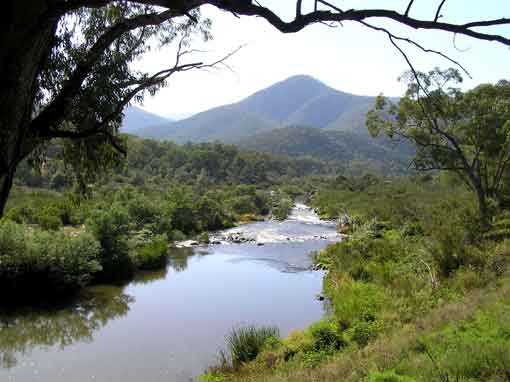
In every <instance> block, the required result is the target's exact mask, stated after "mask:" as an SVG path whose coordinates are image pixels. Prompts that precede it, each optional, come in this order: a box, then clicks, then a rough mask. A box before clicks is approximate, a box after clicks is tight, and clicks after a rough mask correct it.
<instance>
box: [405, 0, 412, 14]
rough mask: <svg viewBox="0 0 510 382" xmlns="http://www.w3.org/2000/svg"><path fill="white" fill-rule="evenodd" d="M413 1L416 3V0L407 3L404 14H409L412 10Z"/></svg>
mask: <svg viewBox="0 0 510 382" xmlns="http://www.w3.org/2000/svg"><path fill="white" fill-rule="evenodd" d="M413 3H414V0H411V1H409V4H408V5H407V8H406V11H405V13H404V16H409V12H410V11H411V7H412V6H413Z"/></svg>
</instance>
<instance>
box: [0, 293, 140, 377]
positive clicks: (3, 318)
mask: <svg viewBox="0 0 510 382" xmlns="http://www.w3.org/2000/svg"><path fill="white" fill-rule="evenodd" d="M133 302H134V298H133V297H131V296H129V295H127V294H124V293H123V288H122V287H117V286H96V287H91V288H88V289H87V290H86V291H84V292H83V293H82V295H80V296H79V297H78V298H77V299H76V301H74V302H73V303H72V305H71V306H67V307H61V308H48V309H30V310H29V309H25V310H23V311H16V312H0V367H3V368H12V367H15V366H16V364H17V359H18V358H19V357H20V356H25V355H26V354H27V353H29V352H30V351H31V350H33V349H34V348H36V347H53V346H58V347H60V348H61V349H63V348H65V347H66V346H69V345H71V344H73V343H74V342H77V341H80V342H91V341H92V340H93V333H94V332H96V331H98V330H99V329H101V328H102V327H104V326H105V325H106V323H107V322H109V321H111V320H113V319H116V318H119V317H122V316H125V315H126V314H127V313H128V311H129V306H130V304H132V303H133Z"/></svg>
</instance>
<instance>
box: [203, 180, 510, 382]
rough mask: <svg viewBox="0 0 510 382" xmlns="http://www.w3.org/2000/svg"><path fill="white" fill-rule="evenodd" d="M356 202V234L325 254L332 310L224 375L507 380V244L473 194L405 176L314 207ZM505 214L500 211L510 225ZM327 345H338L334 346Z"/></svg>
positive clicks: (254, 380) (272, 381) (414, 381)
mask: <svg viewBox="0 0 510 382" xmlns="http://www.w3.org/2000/svg"><path fill="white" fill-rule="evenodd" d="M346 204H347V205H348V206H349V210H348V211H347V212H348V213H349V218H350V222H351V224H350V227H349V238H348V239H346V240H344V241H342V242H340V243H336V244H332V245H330V246H329V247H327V248H326V249H324V250H322V251H321V252H319V254H318V255H317V256H316V258H315V262H316V263H317V264H318V265H320V266H321V268H323V269H326V270H327V274H326V276H325V279H324V287H323V289H324V290H323V292H324V295H325V296H326V297H327V298H328V299H329V301H330V303H331V315H330V316H328V317H327V318H325V319H323V320H321V321H320V322H319V323H316V324H314V325H312V326H311V327H309V328H307V329H305V330H304V331H300V332H296V333H292V334H291V335H290V336H289V337H288V338H284V339H282V340H281V341H278V342H277V343H274V344H273V345H272V346H270V347H268V346H266V347H264V348H263V350H262V351H261V352H260V353H259V354H258V355H257V357H256V358H255V359H254V360H253V361H250V362H246V363H244V364H242V366H241V367H239V368H238V369H236V370H233V371H231V373H230V374H228V373H227V374H226V375H225V374H222V375H216V374H214V373H213V374H212V375H213V376H215V377H217V378H220V379H219V380H228V381H248V382H250V381H251V382H261V381H264V382H283V381H314V382H319V381H320V382H330V381H331V382H332V381H346V382H349V381H352V382H354V381H359V382H422V381H423V382H429V381H437V382H448V381H466V382H467V381H470V382H474V381H480V382H481V381H494V382H499V381H507V382H508V381H509V380H510V350H509V349H510V324H509V322H510V277H509V270H510V240H508V239H505V238H504V237H502V238H498V240H489V239H487V237H485V238H484V237H483V235H482V234H481V231H480V229H479V226H478V225H477V224H476V206H475V205H474V204H473V203H472V200H471V199H470V195H469V193H467V192H466V191H465V190H463V189H462V188H461V187H459V188H457V189H456V188H453V189H452V188H451V186H450V185H444V184H441V183H440V182H439V183H432V184H425V185H421V184H419V183H416V184H413V183H412V182H410V181H408V180H402V181H400V180H396V181H395V180H394V181H393V182H391V183H387V182H385V183H383V184H381V183H379V184H377V185H373V184H371V185H370V184H369V185H368V186H367V187H366V188H364V189H362V190H356V191H352V190H346V189H342V188H338V187H336V186H335V187H332V188H330V189H327V190H325V191H323V192H319V194H318V196H317V198H316V200H315V206H316V207H318V208H319V210H321V212H322V213H323V214H325V215H328V216H335V215H338V214H341V213H343V212H344V211H345V205H346ZM506 216H507V215H506V214H505V213H502V214H501V216H500V217H499V218H498V217H497V218H496V220H495V221H496V228H499V229H501V228H502V227H504V228H506V225H507V223H506V220H505V219H507V217H506ZM328 344H329V345H328Z"/></svg>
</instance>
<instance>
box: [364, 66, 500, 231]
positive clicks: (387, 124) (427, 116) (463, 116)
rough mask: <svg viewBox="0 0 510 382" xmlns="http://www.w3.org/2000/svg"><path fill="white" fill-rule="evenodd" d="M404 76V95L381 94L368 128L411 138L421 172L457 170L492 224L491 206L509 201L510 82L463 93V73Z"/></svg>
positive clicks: (437, 71)
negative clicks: (395, 97)
mask: <svg viewBox="0 0 510 382" xmlns="http://www.w3.org/2000/svg"><path fill="white" fill-rule="evenodd" d="M403 78H404V80H405V81H406V82H407V83H408V86H407V92H406V94H405V96H404V97H403V98H402V99H401V100H400V101H399V104H398V105H394V104H392V103H391V102H390V103H388V100H386V99H385V98H384V97H380V98H379V99H378V101H377V104H376V109H375V110H374V111H371V112H370V113H368V115H367V126H368V129H369V131H370V132H371V133H372V134H373V135H377V134H378V133H379V131H380V130H384V132H385V133H386V135H387V136H388V137H390V138H392V139H396V140H402V139H405V140H408V141H411V142H412V143H413V144H414V145H415V146H416V148H417V153H416V155H415V157H414V159H413V161H412V165H413V166H414V168H415V169H416V170H418V171H431V170H447V171H452V172H454V173H456V174H457V175H458V176H459V177H460V178H461V179H462V180H463V181H464V183H465V184H466V185H467V186H468V187H469V188H470V189H471V190H472V191H473V192H474V193H475V194H476V197H477V201H478V210H479V214H480V220H481V223H482V224H484V225H485V226H488V225H489V219H490V218H491V211H490V205H491V204H492V203H497V204H504V203H506V196H507V195H508V193H509V190H508V189H507V186H506V184H507V183H506V181H505V180H508V177H507V173H508V170H509V169H510V168H509V162H510V150H509V148H510V134H509V133H510V108H509V107H508V102H509V99H510V83H509V82H508V81H506V80H501V81H499V82H498V83H497V84H495V85H492V84H483V85H479V86H477V87H476V88H474V89H472V90H470V91H467V92H462V91H461V90H460V88H457V87H456V86H458V85H459V84H460V83H461V82H462V77H461V75H460V72H459V71H458V70H456V69H448V70H445V71H441V70H440V69H439V68H436V69H434V70H432V71H430V72H428V73H414V72H410V73H407V74H406V75H404V76H403ZM422 94H424V95H425V96H424V97H423V96H422Z"/></svg>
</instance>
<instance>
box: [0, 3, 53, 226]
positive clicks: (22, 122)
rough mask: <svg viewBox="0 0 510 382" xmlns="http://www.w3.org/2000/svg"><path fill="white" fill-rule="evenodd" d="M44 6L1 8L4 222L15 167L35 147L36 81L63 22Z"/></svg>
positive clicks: (1, 201)
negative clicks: (51, 14) (33, 119)
mask: <svg viewBox="0 0 510 382" xmlns="http://www.w3.org/2000/svg"><path fill="white" fill-rule="evenodd" d="M48 3H49V2H47V1H45V0H30V1H15V0H7V1H6V2H5V3H3V4H2V13H1V15H0V46H1V47H2V49H0V145H1V147H0V190H1V192H0V217H1V216H3V212H4V208H5V204H6V202H7V198H8V196H9V192H10V190H11V187H12V180H13V177H14V173H15V171H16V166H17V165H18V164H19V162H20V161H21V159H22V158H24V157H25V156H26V155H28V154H29V153H30V152H31V151H32V150H33V149H34V148H35V147H37V145H36V144H34V142H35V141H36V140H37V134H36V133H34V132H33V131H30V123H31V120H32V117H33V113H34V109H35V107H34V106H35V105H34V102H35V95H36V92H37V77H38V75H39V73H40V71H41V68H42V66H43V64H44V62H45V60H46V59H47V57H48V55H49V53H50V52H51V49H52V46H53V39H54V36H55V31H56V27H57V25H58V21H59V19H58V18H57V17H48V16H47V12H48Z"/></svg>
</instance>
